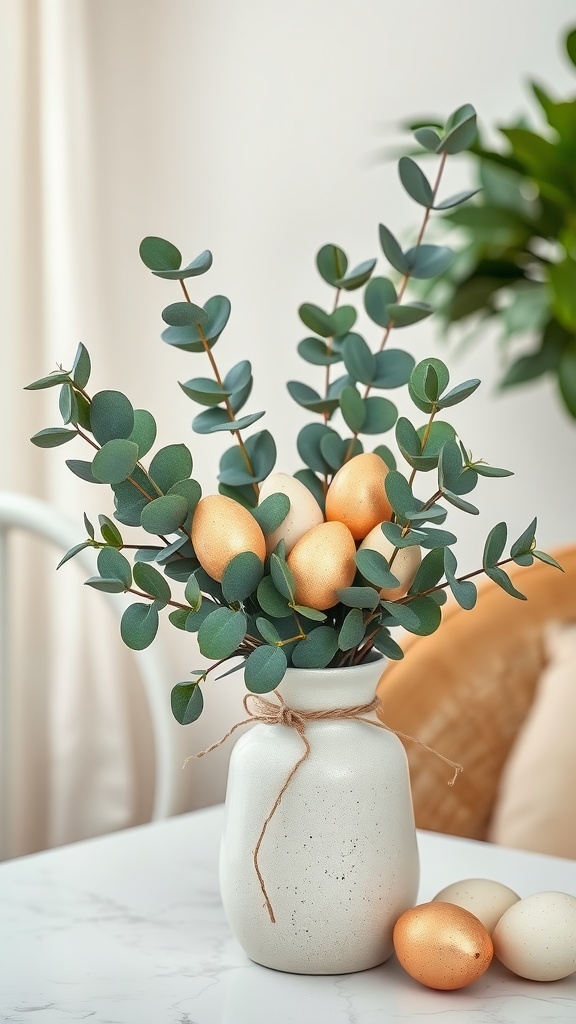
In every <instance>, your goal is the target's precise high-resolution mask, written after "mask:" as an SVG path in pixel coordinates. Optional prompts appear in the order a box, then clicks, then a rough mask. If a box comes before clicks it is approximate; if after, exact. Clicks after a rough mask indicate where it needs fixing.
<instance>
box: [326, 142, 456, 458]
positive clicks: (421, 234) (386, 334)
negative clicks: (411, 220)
mask: <svg viewBox="0 0 576 1024" xmlns="http://www.w3.org/2000/svg"><path fill="white" fill-rule="evenodd" d="M446 155H447V154H446V153H442V156H441V157H440V163H439V164H438V172H437V174H436V180H435V182H434V185H433V187H432V201H431V203H430V206H427V207H426V210H425V213H424V217H423V219H422V224H421V225H420V230H419V232H418V237H417V239H416V245H415V246H414V248H415V249H418V248H419V246H420V245H421V244H422V239H423V238H424V232H425V231H426V228H427V226H428V221H429V220H430V214H431V212H432V208H433V206H434V203H435V201H436V195H437V192H438V189H439V187H440V182H441V180H442V172H443V171H444V165H445V163H446ZM411 277H412V274H411V272H410V271H407V272H406V273H405V274H404V276H403V278H402V280H401V282H400V287H399V289H398V295H397V297H396V302H397V303H399V302H402V299H403V297H404V292H405V291H406V287H407V285H408V281H409V280H410V278H411ZM394 326H395V325H394V321H393V320H391V321H390V323H389V324H388V326H387V327H386V330H385V331H384V335H383V338H382V341H381V342H380V348H379V349H378V352H382V350H383V349H384V347H385V345H386V342H387V341H388V338H389V337H390V334H391V331H392V330H393V328H394ZM371 390H372V385H371V384H367V385H366V387H365V389H364V394H363V395H362V398H364V399H365V398H367V397H368V395H369V394H370V391H371ZM358 433H359V431H357V430H355V431H354V433H353V435H352V437H351V438H350V444H349V445H348V450H347V452H346V455H345V457H344V462H348V460H349V459H350V458H352V452H353V451H354V442H355V440H356V438H357V437H358Z"/></svg>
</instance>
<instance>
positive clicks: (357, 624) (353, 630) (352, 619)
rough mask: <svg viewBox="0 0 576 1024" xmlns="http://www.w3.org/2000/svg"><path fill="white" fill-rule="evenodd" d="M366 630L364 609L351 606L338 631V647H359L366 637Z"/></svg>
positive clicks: (349, 649)
mask: <svg viewBox="0 0 576 1024" xmlns="http://www.w3.org/2000/svg"><path fill="white" fill-rule="evenodd" d="M364 630H365V626H364V616H363V614H362V611H361V610H360V608H351V609H350V611H349V612H348V614H347V616H346V618H345V619H344V622H343V623H342V626H341V627H340V632H339V633H338V647H339V648H340V650H341V651H351V650H352V648H353V647H358V645H359V644H360V643H361V642H362V640H363V638H364Z"/></svg>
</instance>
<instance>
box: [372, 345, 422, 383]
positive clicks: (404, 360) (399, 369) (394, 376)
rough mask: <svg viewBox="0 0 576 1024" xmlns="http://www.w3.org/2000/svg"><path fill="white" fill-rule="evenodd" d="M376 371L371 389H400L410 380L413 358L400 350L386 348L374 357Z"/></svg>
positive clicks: (413, 363)
mask: <svg viewBox="0 0 576 1024" xmlns="http://www.w3.org/2000/svg"><path fill="white" fill-rule="evenodd" d="M375 361H376V371H375V374H374V378H373V380H372V387H373V388H387V389H388V388H400V387H404V385H405V384H407V383H408V381H409V379H410V374H411V373H412V370H413V369H414V366H415V362H416V361H415V359H414V356H412V355H410V353H409V352H404V351H403V349H400V348H387V349H384V351H383V352H377V353H376V356H375Z"/></svg>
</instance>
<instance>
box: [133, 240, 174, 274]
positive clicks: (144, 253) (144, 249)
mask: <svg viewBox="0 0 576 1024" xmlns="http://www.w3.org/2000/svg"><path fill="white" fill-rule="evenodd" d="M139 251H140V259H141V260H142V263H143V264H144V266H145V267H148V270H152V271H154V270H156V271H158V270H160V271H165V270H178V268H179V267H180V265H181V263H182V255H181V253H180V250H179V249H177V248H176V246H175V245H172V242H168V241H167V240H166V239H165V238H158V237H156V236H155V235H148V236H147V237H146V238H143V239H142V241H141V242H140V250H139Z"/></svg>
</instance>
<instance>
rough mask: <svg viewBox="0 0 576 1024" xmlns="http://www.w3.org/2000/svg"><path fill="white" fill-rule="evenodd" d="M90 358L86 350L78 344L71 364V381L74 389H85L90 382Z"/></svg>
mask: <svg viewBox="0 0 576 1024" xmlns="http://www.w3.org/2000/svg"><path fill="white" fill-rule="evenodd" d="M90 371H91V366H90V356H89V354H88V349H87V348H86V347H85V346H84V345H83V344H82V342H80V344H79V345H78V348H77V349H76V355H75V356H74V362H73V363H72V370H71V371H70V372H71V374H72V380H73V381H74V383H75V385H76V387H78V388H85V387H86V385H87V383H88V381H89V380H90Z"/></svg>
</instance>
